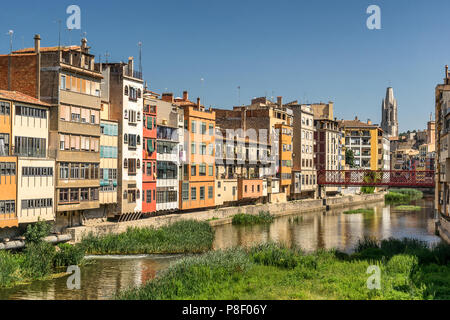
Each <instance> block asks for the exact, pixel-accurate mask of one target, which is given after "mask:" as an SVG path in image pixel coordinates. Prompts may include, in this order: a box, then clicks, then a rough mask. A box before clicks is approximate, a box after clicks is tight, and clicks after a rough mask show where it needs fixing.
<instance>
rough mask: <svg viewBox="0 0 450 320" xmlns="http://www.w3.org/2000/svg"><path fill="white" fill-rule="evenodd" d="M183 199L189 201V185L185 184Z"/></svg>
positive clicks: (183, 186)
mask: <svg viewBox="0 0 450 320" xmlns="http://www.w3.org/2000/svg"><path fill="white" fill-rule="evenodd" d="M181 198H182V200H183V201H189V183H186V182H183V185H182V194H181Z"/></svg>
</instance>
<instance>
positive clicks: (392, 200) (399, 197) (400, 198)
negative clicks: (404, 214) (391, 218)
mask: <svg viewBox="0 0 450 320" xmlns="http://www.w3.org/2000/svg"><path fill="white" fill-rule="evenodd" d="M422 198H423V193H422V191H419V190H416V189H390V190H389V193H388V194H386V195H385V201H386V203H387V204H393V205H396V206H395V207H394V210H397V211H420V210H421V207H420V206H415V205H409V204H410V203H411V202H412V201H415V200H419V199H422Z"/></svg>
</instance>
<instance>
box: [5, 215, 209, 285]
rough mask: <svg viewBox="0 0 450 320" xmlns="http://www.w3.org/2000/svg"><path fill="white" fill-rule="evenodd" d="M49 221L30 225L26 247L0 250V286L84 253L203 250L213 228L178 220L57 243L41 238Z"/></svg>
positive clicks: (58, 269)
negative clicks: (15, 249)
mask: <svg viewBox="0 0 450 320" xmlns="http://www.w3.org/2000/svg"><path fill="white" fill-rule="evenodd" d="M49 232H50V225H49V224H47V223H45V222H38V223H37V224H35V225H34V226H29V229H28V231H27V233H26V234H25V237H26V248H25V249H24V250H23V251H20V252H11V251H0V287H10V286H14V285H17V284H21V283H28V282H31V281H34V280H40V279H50V278H52V277H54V276H55V275H56V274H58V273H64V272H65V268H64V267H67V266H70V265H81V264H83V263H84V256H85V254H150V253H167V254H171V253H203V252H206V251H209V250H211V248H212V243H213V240H214V231H213V229H212V228H211V227H210V226H209V224H208V223H206V222H196V221H181V222H177V223H174V224H173V225H170V226H167V227H163V228H161V229H158V230H155V229H150V228H147V229H129V230H128V231H127V232H125V233H123V234H119V235H107V236H103V237H95V236H92V235H90V236H88V237H86V238H85V239H84V240H83V241H82V242H81V243H79V244H76V245H70V244H60V245H58V246H57V247H55V246H53V245H51V244H49V243H46V242H44V241H43V240H42V239H43V238H44V237H45V236H47V235H48V234H49Z"/></svg>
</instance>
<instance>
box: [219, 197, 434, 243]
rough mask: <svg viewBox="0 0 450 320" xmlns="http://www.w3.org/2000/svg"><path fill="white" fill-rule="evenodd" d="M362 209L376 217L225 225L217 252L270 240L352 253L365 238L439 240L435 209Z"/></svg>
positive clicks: (332, 214) (337, 213) (305, 217)
mask: <svg viewBox="0 0 450 320" xmlns="http://www.w3.org/2000/svg"><path fill="white" fill-rule="evenodd" d="M362 208H372V209H374V213H373V214H353V215H346V214H343V211H345V210H348V208H344V209H339V210H333V211H329V212H323V213H321V212H316V213H303V214H301V215H298V221H297V220H294V218H295V217H296V216H295V215H293V216H286V217H281V218H277V219H276V220H275V222H274V223H273V224H272V225H265V226H253V227H236V226H232V225H227V226H221V227H218V228H217V229H216V240H215V244H214V247H215V248H216V249H225V248H230V247H236V246H245V247H249V246H253V245H255V244H258V243H265V242H268V241H273V242H281V243H285V244H287V245H289V246H293V245H296V246H298V247H300V248H302V249H303V250H305V251H308V252H310V251H315V250H317V249H334V248H336V249H339V250H342V251H347V252H349V251H351V250H352V249H353V248H354V247H355V246H356V244H357V243H358V241H359V240H360V239H362V238H364V237H366V236H367V237H374V238H377V239H387V238H390V237H396V238H403V237H412V236H413V235H414V237H416V238H422V239H424V240H425V241H428V240H430V239H434V240H436V239H435V238H436V237H434V235H433V233H434V231H433V229H432V228H430V227H429V226H430V222H429V221H433V219H432V215H431V212H432V208H427V209H423V210H422V211H421V212H417V213H414V212H408V213H400V212H391V209H390V207H389V206H384V205H383V204H382V203H381V204H378V205H373V204H372V205H366V206H363V207H362Z"/></svg>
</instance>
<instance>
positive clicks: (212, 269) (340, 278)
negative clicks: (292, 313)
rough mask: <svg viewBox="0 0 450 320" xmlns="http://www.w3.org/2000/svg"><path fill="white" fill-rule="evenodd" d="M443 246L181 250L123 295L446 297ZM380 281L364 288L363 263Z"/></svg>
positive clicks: (449, 269)
mask: <svg viewBox="0 0 450 320" xmlns="http://www.w3.org/2000/svg"><path fill="white" fill-rule="evenodd" d="M449 262H450V246H448V245H446V244H439V245H437V246H436V247H434V248H431V249H430V248H428V247H427V245H426V244H425V243H423V242H420V241H417V240H409V239H404V240H395V239H389V240H383V241H376V240H374V239H364V240H363V241H360V242H359V244H358V245H357V247H356V252H355V253H353V254H350V255H349V254H346V253H343V252H339V251H336V250H333V251H318V252H315V253H312V254H304V253H303V252H302V251H301V250H299V249H295V248H294V249H290V248H286V247H283V246H281V245H277V244H264V245H260V246H257V247H254V248H251V249H242V248H240V249H231V250H226V251H216V252H208V253H206V254H204V255H201V256H194V257H186V258H182V259H181V260H180V261H178V262H176V263H175V264H173V265H172V266H171V267H169V268H168V269H167V270H165V271H163V272H162V273H160V274H159V275H158V276H157V277H156V278H155V279H154V280H152V281H150V282H148V283H147V284H145V285H144V286H142V287H141V288H135V289H130V290H128V291H124V292H121V293H119V294H118V295H117V297H116V298H117V299H122V300H171V299H176V300H190V299H192V300H209V299H217V300H239V299H243V300H266V299H269V300H271V299H283V300H284V299H286V300H291V299H319V300H320V299H352V300H366V299H386V300H398V299H408V300H410V299H450V265H449ZM372 265H377V266H378V267H380V270H381V289H380V290H369V289H368V288H367V280H368V277H369V276H370V275H369V274H367V270H368V267H369V266H372Z"/></svg>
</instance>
